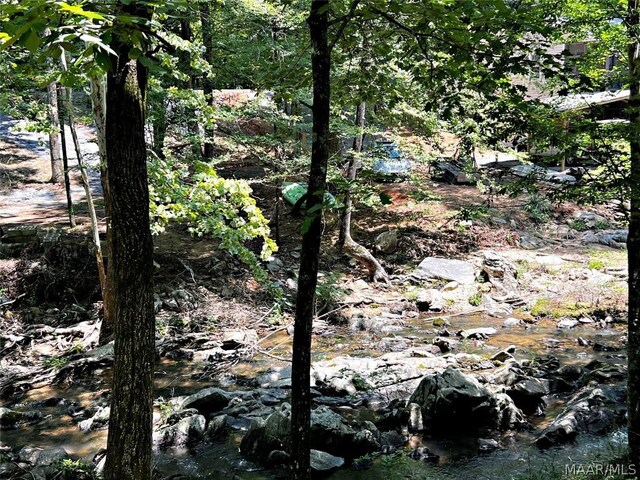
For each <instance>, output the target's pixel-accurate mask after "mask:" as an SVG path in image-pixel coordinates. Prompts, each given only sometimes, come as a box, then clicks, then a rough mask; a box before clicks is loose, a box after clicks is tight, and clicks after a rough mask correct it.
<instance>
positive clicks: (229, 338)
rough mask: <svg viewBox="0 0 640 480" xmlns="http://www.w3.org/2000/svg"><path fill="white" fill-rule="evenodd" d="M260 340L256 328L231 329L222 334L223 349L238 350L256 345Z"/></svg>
mask: <svg viewBox="0 0 640 480" xmlns="http://www.w3.org/2000/svg"><path fill="white" fill-rule="evenodd" d="M257 342H258V332H256V331H255V330H231V331H228V332H225V333H224V335H223V336H222V349H223V350H236V349H238V348H242V347H247V346H251V345H255V344H256V343H257Z"/></svg>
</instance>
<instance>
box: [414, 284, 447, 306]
mask: <svg viewBox="0 0 640 480" xmlns="http://www.w3.org/2000/svg"><path fill="white" fill-rule="evenodd" d="M416 307H417V308H418V311H420V312H427V311H431V312H441V311H442V310H443V309H444V299H443V297H442V294H441V293H440V292H439V291H438V290H435V289H433V288H432V289H429V290H424V289H420V290H419V291H418V294H417V296H416Z"/></svg>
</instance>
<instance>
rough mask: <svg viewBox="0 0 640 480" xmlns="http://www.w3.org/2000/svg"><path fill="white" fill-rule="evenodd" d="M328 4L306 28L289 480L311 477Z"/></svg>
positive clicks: (324, 0)
mask: <svg viewBox="0 0 640 480" xmlns="http://www.w3.org/2000/svg"><path fill="white" fill-rule="evenodd" d="M328 7H329V0H313V1H312V2H311V14H310V15H309V19H308V22H309V30H310V35H311V43H312V46H313V53H312V56H311V69H312V75H313V145H312V149H311V170H310V174H309V189H308V198H307V215H312V218H311V221H310V224H309V227H308V229H307V230H306V231H305V232H304V234H303V237H302V251H301V255H300V272H299V277H298V293H297V298H296V316H295V324H294V333H293V358H292V360H293V364H292V372H291V378H292V383H291V479H292V480H301V479H305V480H306V479H309V478H311V465H310V438H309V437H310V421H311V394H310V387H309V382H310V368H311V329H312V326H313V314H314V298H315V291H316V285H317V282H318V259H319V256H320V239H321V236H322V200H323V196H324V191H325V188H326V177H327V162H328V159H329V149H328V148H329V115H330V112H329V108H330V103H331V85H330V72H331V50H330V48H329V42H328V28H329V21H328V20H329V19H328V10H329V8H328Z"/></svg>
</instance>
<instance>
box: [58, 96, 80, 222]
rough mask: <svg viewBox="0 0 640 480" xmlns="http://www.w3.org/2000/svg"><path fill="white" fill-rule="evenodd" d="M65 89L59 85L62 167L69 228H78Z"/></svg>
mask: <svg viewBox="0 0 640 480" xmlns="http://www.w3.org/2000/svg"><path fill="white" fill-rule="evenodd" d="M63 92H64V87H62V86H60V85H58V89H57V97H58V121H59V124H60V142H61V144H62V166H63V172H64V190H65V193H66V195H67V211H68V212H69V226H70V227H71V228H74V227H75V226H76V215H75V212H74V210H73V199H72V198H71V179H70V178H69V157H68V156H67V137H66V135H65V132H64V105H63V104H62V99H61V98H62V97H63V95H64V93H63Z"/></svg>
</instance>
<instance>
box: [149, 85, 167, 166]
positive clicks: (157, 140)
mask: <svg viewBox="0 0 640 480" xmlns="http://www.w3.org/2000/svg"><path fill="white" fill-rule="evenodd" d="M157 103H158V104H157V105H156V106H155V108H154V111H155V115H154V118H153V122H152V127H153V151H154V152H155V153H156V155H158V157H159V158H164V140H165V138H166V137H167V126H168V123H167V99H166V96H165V95H162V96H161V97H160V99H159V101H158V102H157Z"/></svg>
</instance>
